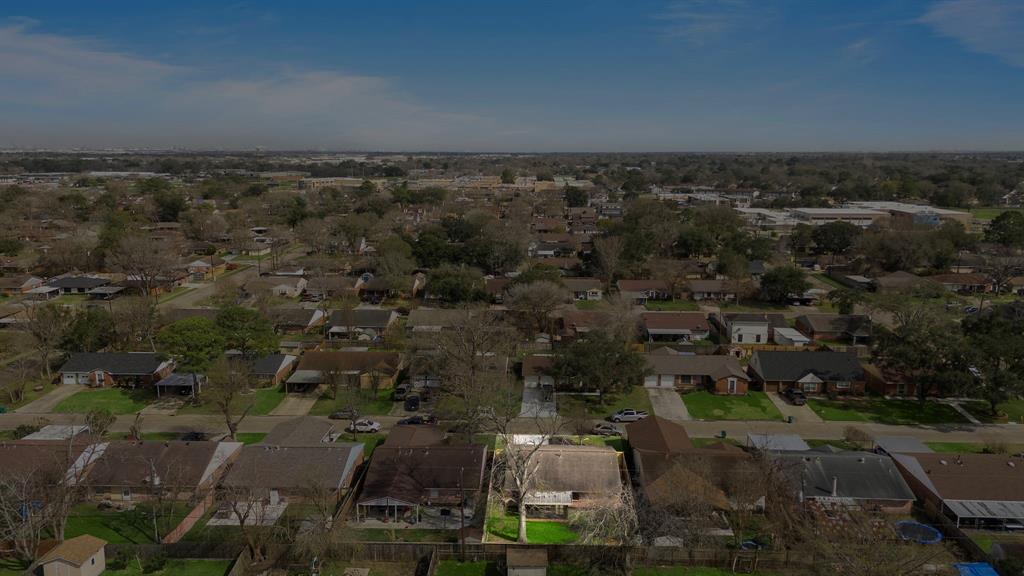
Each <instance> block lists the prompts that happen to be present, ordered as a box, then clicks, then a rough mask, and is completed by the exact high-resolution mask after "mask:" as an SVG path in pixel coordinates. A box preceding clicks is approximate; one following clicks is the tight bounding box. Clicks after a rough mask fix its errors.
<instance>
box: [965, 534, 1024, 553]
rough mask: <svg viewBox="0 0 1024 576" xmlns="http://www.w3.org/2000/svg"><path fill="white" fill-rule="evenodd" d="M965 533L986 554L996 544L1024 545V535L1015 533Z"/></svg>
mask: <svg viewBox="0 0 1024 576" xmlns="http://www.w3.org/2000/svg"><path fill="white" fill-rule="evenodd" d="M964 532H965V533H966V534H967V537H968V538H970V539H971V540H972V541H973V542H974V543H975V544H977V545H978V548H981V549H982V550H984V551H985V552H988V551H989V549H990V548H991V547H992V545H993V544H995V543H996V542H1006V543H1010V544H1024V534H1015V533H1013V532H993V531H989V530H964Z"/></svg>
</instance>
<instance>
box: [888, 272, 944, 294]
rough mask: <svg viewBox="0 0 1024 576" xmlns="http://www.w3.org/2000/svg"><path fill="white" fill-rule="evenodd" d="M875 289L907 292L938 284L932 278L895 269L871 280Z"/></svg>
mask: <svg viewBox="0 0 1024 576" xmlns="http://www.w3.org/2000/svg"><path fill="white" fill-rule="evenodd" d="M872 283H873V284H874V287H875V290H877V291H879V292H907V291H910V290H917V289H920V288H927V287H928V286H938V285H939V284H938V283H936V282H935V281H934V280H932V278H923V277H921V276H918V275H917V274H913V273H911V272H907V271H905V270H897V271H896V272H892V273H890V274H886V275H884V276H879V277H877V278H875V279H874V280H872Z"/></svg>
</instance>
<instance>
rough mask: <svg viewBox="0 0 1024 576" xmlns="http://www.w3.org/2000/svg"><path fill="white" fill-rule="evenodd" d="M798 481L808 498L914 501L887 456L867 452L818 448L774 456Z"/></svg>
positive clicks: (912, 494)
mask: <svg viewBox="0 0 1024 576" xmlns="http://www.w3.org/2000/svg"><path fill="white" fill-rule="evenodd" d="M778 458H780V459H781V460H782V462H783V465H784V466H786V469H787V470H788V471H789V473H790V474H793V475H794V476H795V479H796V480H797V481H799V482H800V484H799V485H800V486H802V487H803V493H804V495H805V496H806V497H808V498H829V497H831V496H832V487H833V478H834V479H835V488H836V496H837V497H839V498H853V499H857V500H906V501H910V500H914V493H913V492H912V491H911V490H910V487H909V486H907V483H906V482H905V481H904V480H903V476H901V475H900V473H899V470H897V469H896V464H895V463H894V462H893V461H892V459H891V458H889V457H887V456H880V455H878V454H873V453H871V452H854V451H841V452H832V453H830V452H824V451H819V450H818V449H813V450H807V451H803V452H783V453H780V454H779V455H778Z"/></svg>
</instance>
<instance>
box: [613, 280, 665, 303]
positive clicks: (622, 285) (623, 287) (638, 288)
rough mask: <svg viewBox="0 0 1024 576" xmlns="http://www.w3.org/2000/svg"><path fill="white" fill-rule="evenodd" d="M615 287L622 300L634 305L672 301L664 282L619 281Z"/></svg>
mask: <svg viewBox="0 0 1024 576" xmlns="http://www.w3.org/2000/svg"><path fill="white" fill-rule="evenodd" d="M615 286H616V287H617V288H618V289H619V295H620V296H622V298H623V299H624V300H627V301H629V302H633V303H634V304H643V303H645V302H647V301H648V300H671V299H672V291H671V290H670V289H669V286H668V284H666V283H665V281H664V280H619V281H618V282H617V283H616V284H615Z"/></svg>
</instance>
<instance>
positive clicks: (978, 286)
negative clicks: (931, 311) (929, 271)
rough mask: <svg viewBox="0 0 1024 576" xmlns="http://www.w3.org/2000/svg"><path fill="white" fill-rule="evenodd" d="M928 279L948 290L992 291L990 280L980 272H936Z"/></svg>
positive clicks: (959, 291) (965, 292) (973, 292)
mask: <svg viewBox="0 0 1024 576" xmlns="http://www.w3.org/2000/svg"><path fill="white" fill-rule="evenodd" d="M928 279H929V280H931V281H933V282H938V283H939V284H941V285H942V287H943V288H945V289H946V290H949V291H950V292H957V293H962V294H975V293H981V292H991V291H992V280H991V279H990V278H989V277H988V276H987V275H985V274H982V273H980V272H973V273H970V274H936V275H934V276H929V277H928Z"/></svg>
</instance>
